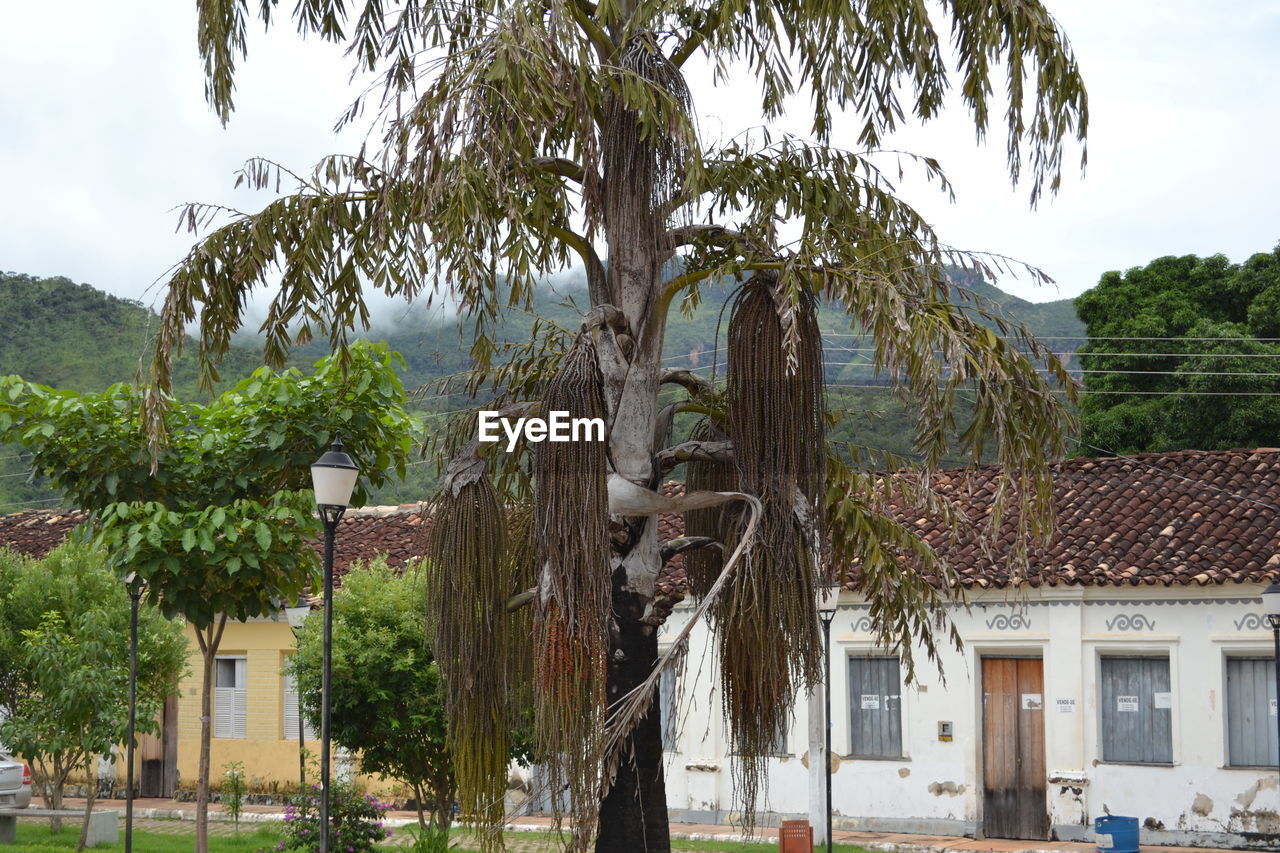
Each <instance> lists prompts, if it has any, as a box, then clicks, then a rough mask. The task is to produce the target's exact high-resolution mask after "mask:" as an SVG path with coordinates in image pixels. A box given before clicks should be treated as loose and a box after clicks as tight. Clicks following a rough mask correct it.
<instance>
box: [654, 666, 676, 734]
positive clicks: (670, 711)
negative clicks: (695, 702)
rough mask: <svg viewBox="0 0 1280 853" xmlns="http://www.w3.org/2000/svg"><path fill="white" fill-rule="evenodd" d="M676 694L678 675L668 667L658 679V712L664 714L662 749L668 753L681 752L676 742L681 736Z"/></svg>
mask: <svg viewBox="0 0 1280 853" xmlns="http://www.w3.org/2000/svg"><path fill="white" fill-rule="evenodd" d="M678 698H679V697H678V696H677V694H676V673H675V670H674V669H671V668H670V667H668V668H667V669H664V670H663V671H662V675H660V676H659V677H658V710H659V713H661V714H662V748H663V750H665V751H666V752H679V751H680V749H679V746H678V745H677V743H676V741H677V740H678V739H679V736H680V719H679V716H678V714H679V704H678V701H677V700H678Z"/></svg>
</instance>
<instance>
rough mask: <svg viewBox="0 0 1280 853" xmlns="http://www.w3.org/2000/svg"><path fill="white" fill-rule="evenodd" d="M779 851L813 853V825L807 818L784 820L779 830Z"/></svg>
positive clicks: (781, 852) (784, 852)
mask: <svg viewBox="0 0 1280 853" xmlns="http://www.w3.org/2000/svg"><path fill="white" fill-rule="evenodd" d="M778 853H813V827H812V826H810V825H809V821H807V820H784V821H783V822H782V828H781V829H779V830H778Z"/></svg>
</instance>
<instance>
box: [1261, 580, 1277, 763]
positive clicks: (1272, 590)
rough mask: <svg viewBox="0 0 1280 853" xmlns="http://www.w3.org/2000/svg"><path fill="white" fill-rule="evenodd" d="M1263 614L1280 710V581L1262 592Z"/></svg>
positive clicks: (1274, 581)
mask: <svg viewBox="0 0 1280 853" xmlns="http://www.w3.org/2000/svg"><path fill="white" fill-rule="evenodd" d="M1262 612H1263V613H1264V614H1266V617H1267V624H1268V625H1270V626H1271V636H1272V639H1273V640H1274V642H1275V656H1276V707H1277V708H1278V709H1280V580H1273V581H1272V582H1271V585H1270V586H1268V587H1267V588H1266V589H1264V590H1263V591H1262ZM1276 767H1277V769H1280V713H1277V714H1276Z"/></svg>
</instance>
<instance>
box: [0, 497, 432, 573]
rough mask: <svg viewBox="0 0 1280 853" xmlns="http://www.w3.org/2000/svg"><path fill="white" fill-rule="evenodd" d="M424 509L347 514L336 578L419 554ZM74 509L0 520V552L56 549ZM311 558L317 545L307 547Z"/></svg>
mask: <svg viewBox="0 0 1280 853" xmlns="http://www.w3.org/2000/svg"><path fill="white" fill-rule="evenodd" d="M423 507H424V504H404V505H402V506H378V507H363V508H361V509H355V510H348V511H347V514H346V515H344V516H343V518H342V520H341V521H340V522H338V533H337V538H336V540H335V542H336V547H335V548H334V553H333V568H334V574H335V575H337V576H339V577H340V576H341V575H342V574H344V573H345V572H346V571H347V569H348V568H349V567H350V566H351V565H352V564H354V563H356V562H358V561H361V560H372V559H374V558H375V557H378V556H380V555H382V556H385V557H386V558H387V562H388V563H390V564H391V565H392V566H393V567H395V568H399V567H401V566H403V565H405V564H406V563H408V562H409V561H410V560H412V559H414V558H416V557H420V556H422V554H424V553H425V540H424V537H423V533H424V531H425V530H426V526H427V525H425V524H424V515H423V512H422V510H423ZM86 517H87V516H86V514H85V513H84V512H82V511H80V510H57V509H28V510H23V511H22V512H15V513H12V514H10V515H3V516H0V548H11V549H13V550H15V551H18V552H20V553H23V554H27V555H28V556H31V557H43V556H44V555H46V554H48V553H49V552H50V551H52V550H53V549H54V548H57V547H58V546H59V545H61V544H62V542H63V540H65V539H66V538H67V535H68V534H69V533H70V532H71V530H72V528H74V527H75V526H76V525H77V524H80V523H81V522H82V521H84V520H85V518H86ZM312 547H314V548H315V550H316V554H317V556H319V555H320V552H321V548H322V547H323V546H322V543H320V542H313V543H312Z"/></svg>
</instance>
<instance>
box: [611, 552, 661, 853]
mask: <svg viewBox="0 0 1280 853" xmlns="http://www.w3.org/2000/svg"><path fill="white" fill-rule="evenodd" d="M625 580H626V577H625V573H624V572H623V571H622V570H621V569H620V570H619V571H617V572H616V573H615V574H614V585H613V608H614V613H615V614H616V616H617V620H618V633H617V639H616V641H615V642H614V643H613V644H612V648H611V649H610V655H609V675H608V694H609V698H610V699H611V700H613V699H616V698H617V697H619V696H625V695H626V694H627V693H629V692H630V691H631V690H632V689H633V688H635V687H636V686H637V685H638V684H640V682H642V681H644V679H645V678H646V677H647V676H648V675H649V673H650V672H651V671H652V670H653V666H654V664H655V663H656V662H657V660H658V632H657V629H656V628H654V627H653V626H651V625H646V624H644V623H643V622H642V621H641V617H643V615H644V608H645V606H646V602H645V601H644V600H643V599H642V598H641V597H640V596H638V595H635V594H633V593H630V592H628V591H627V590H626V589H625ZM656 692H657V691H656V690H655V693H656ZM654 702H655V706H654V709H653V710H652V711H651V712H650V713H649V715H648V716H647V717H645V718H644V719H643V720H641V721H640V724H639V725H638V726H636V729H635V731H634V732H632V734H631V739H630V744H629V745H628V746H627V747H626V748H624V750H623V752H624V755H627V756H633V757H634V759H633V760H632V759H629V758H624V759H623V761H622V763H621V765H620V766H619V768H618V775H617V778H616V780H615V781H614V783H613V787H612V788H610V789H609V793H608V794H606V795H605V797H604V799H603V801H602V802H601V803H600V829H599V832H598V833H597V835H596V853H670V850H671V836H670V830H669V827H668V826H667V792H666V779H665V776H664V775H663V768H662V757H663V752H662V722H661V715H660V713H659V709H658V708H657V705H656V702H657V697H656V696H655V697H654Z"/></svg>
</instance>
